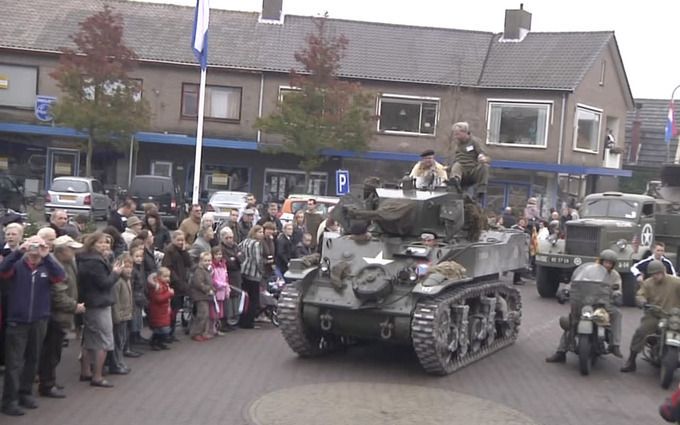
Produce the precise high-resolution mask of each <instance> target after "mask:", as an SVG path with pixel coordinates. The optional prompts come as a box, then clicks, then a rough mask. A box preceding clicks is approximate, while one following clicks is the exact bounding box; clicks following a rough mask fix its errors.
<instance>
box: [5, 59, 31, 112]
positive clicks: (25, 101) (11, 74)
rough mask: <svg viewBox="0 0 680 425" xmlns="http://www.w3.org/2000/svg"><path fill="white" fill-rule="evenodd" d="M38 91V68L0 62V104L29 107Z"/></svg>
mask: <svg viewBox="0 0 680 425" xmlns="http://www.w3.org/2000/svg"><path fill="white" fill-rule="evenodd" d="M37 93H38V68H37V67H35V66H21V65H7V64H0V105H1V106H9V107H13V108H31V109H33V106H34V105H35V95H36V94H37Z"/></svg>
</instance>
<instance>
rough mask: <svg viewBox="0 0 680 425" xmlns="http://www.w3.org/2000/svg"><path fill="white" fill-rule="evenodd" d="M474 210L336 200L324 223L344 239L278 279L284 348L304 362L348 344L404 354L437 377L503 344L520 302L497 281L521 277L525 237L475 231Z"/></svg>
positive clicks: (416, 199)
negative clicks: (378, 344)
mask: <svg viewBox="0 0 680 425" xmlns="http://www.w3.org/2000/svg"><path fill="white" fill-rule="evenodd" d="M474 211H478V212H481V209H479V208H478V207H477V206H476V204H475V203H474V202H473V201H471V200H469V199H468V198H466V197H465V195H461V194H459V193H457V192H448V191H445V190H441V191H439V190H435V191H428V190H409V189H383V188H370V190H365V191H364V194H363V196H361V197H356V198H355V197H352V195H348V196H346V197H344V198H343V199H341V201H340V203H339V204H338V206H337V207H336V208H335V210H334V211H333V215H334V218H336V219H337V220H338V221H340V222H341V224H342V226H343V228H344V229H345V230H346V231H347V230H351V232H349V233H346V234H344V235H341V236H337V237H331V235H326V237H324V238H323V243H322V247H321V249H322V251H321V256H320V262H319V263H318V264H312V263H310V261H308V259H296V260H292V261H291V263H290V266H289V267H290V269H289V271H288V272H287V273H286V278H287V280H289V281H291V283H290V284H289V285H286V287H285V288H284V290H283V292H282V294H281V297H280V299H279V319H280V329H281V331H282V334H283V337H284V338H285V340H286V342H287V343H288V345H289V346H290V348H291V349H292V350H293V351H295V352H296V353H297V354H298V355H300V356H302V357H312V356H319V355H322V354H324V353H327V352H329V351H332V350H334V349H337V348H338V347H340V346H342V345H344V344H348V343H351V342H352V341H357V340H377V341H382V342H385V343H393V344H402V345H412V346H413V348H414V350H415V352H416V354H417V356H418V359H419V361H420V363H421V365H422V367H423V368H424V369H425V371H427V372H429V373H432V374H437V375H446V374H450V373H453V372H455V371H456V370H458V369H460V368H462V367H465V366H466V365H468V364H470V363H472V362H474V361H476V360H478V359H481V358H483V357H485V356H488V355H490V354H491V353H493V352H495V351H498V350H500V349H502V348H503V347H506V346H508V345H510V344H512V343H513V342H514V341H515V340H516V339H517V335H518V331H519V325H520V319H521V314H522V313H521V299H520V294H519V291H517V289H515V288H514V287H512V286H508V285H506V284H504V283H503V282H501V281H500V280H499V279H500V277H499V276H500V274H501V273H503V272H510V271H515V270H522V269H524V268H526V266H527V262H528V240H527V236H526V235H525V234H524V233H522V232H519V231H515V230H481V229H479V228H476V226H477V225H478V224H479V223H481V222H482V220H481V219H480V218H479V217H477V219H475V218H474V217H472V216H473V215H474ZM480 230H481V231H480ZM470 239H472V240H470Z"/></svg>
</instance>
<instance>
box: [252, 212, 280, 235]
mask: <svg viewBox="0 0 680 425" xmlns="http://www.w3.org/2000/svg"><path fill="white" fill-rule="evenodd" d="M265 223H274V225H275V226H276V233H281V229H283V224H282V223H281V220H279V219H278V218H276V217H274V216H271V215H269V213H267V214H265V216H264V217H262V218H261V219H259V220H258V221H257V224H259V225H260V226H264V224H265Z"/></svg>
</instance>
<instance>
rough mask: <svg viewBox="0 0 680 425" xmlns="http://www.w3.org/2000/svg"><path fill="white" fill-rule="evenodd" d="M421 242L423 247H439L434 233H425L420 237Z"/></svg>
mask: <svg viewBox="0 0 680 425" xmlns="http://www.w3.org/2000/svg"><path fill="white" fill-rule="evenodd" d="M420 240H421V241H422V242H423V245H425V246H429V247H433V246H437V236H436V235H435V234H433V233H423V234H421V235H420Z"/></svg>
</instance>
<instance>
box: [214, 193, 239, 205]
mask: <svg viewBox="0 0 680 425" xmlns="http://www.w3.org/2000/svg"><path fill="white" fill-rule="evenodd" d="M210 202H223V203H229V204H245V202H246V195H245V194H244V193H229V192H217V193H215V194H214V195H213V196H212V198H210Z"/></svg>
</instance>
